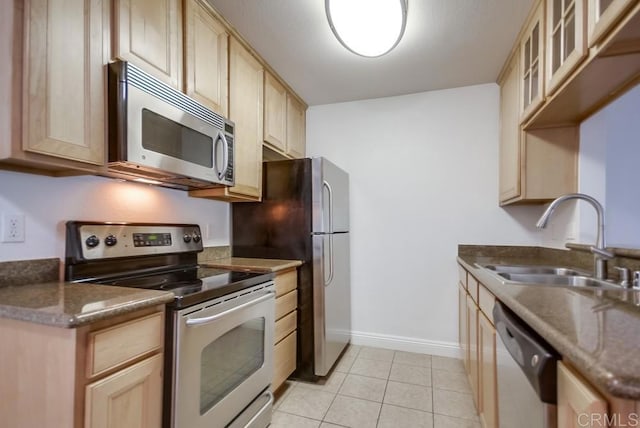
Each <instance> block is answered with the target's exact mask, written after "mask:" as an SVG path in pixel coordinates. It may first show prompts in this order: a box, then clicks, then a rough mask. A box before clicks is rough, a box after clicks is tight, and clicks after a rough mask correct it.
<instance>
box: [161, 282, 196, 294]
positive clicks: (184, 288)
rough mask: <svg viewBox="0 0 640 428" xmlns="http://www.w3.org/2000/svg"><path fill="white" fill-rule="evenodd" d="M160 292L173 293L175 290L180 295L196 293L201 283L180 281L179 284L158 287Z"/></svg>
mask: <svg viewBox="0 0 640 428" xmlns="http://www.w3.org/2000/svg"><path fill="white" fill-rule="evenodd" d="M159 288H160V290H171V291H174V290H176V289H180V290H179V292H180V294H189V293H193V292H196V291H200V289H201V288H202V281H199V280H197V281H180V282H172V283H171V284H165V285H162V286H161V287H159Z"/></svg>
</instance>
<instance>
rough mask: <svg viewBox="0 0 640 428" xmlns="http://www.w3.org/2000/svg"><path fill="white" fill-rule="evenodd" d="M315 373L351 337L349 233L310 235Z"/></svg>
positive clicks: (325, 370)
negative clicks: (311, 239)
mask: <svg viewBox="0 0 640 428" xmlns="http://www.w3.org/2000/svg"><path fill="white" fill-rule="evenodd" d="M313 254H314V257H313V311H314V342H315V345H314V346H315V364H314V365H315V367H314V370H315V374H316V375H318V376H326V375H327V373H328V372H329V370H331V367H332V366H333V364H334V363H335V362H336V360H337V359H338V356H340V353H341V352H342V351H343V349H344V348H345V347H346V346H347V345H348V344H349V342H350V341H351V283H350V282H351V280H350V276H351V272H350V270H349V234H348V233H334V234H327V235H314V237H313Z"/></svg>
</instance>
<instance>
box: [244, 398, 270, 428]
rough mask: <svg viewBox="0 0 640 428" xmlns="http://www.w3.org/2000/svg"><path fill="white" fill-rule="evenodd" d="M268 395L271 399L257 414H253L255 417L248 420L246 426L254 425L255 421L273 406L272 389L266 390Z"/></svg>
mask: <svg viewBox="0 0 640 428" xmlns="http://www.w3.org/2000/svg"><path fill="white" fill-rule="evenodd" d="M264 395H266V396H267V397H269V401H267V404H265V405H264V406H262V408H261V409H260V410H259V411H258V412H256V414H255V415H253V417H252V418H251V419H249V422H247V424H246V425H245V427H251V426H252V425H253V423H254V422H255V421H256V420H257V419H258V418H259V417H260V416H261V415H262V414H263V413H264V412H265V411H266V410H267V409H269V407H271V406H272V405H273V400H274V397H273V392H271V391H267V392H265V394H264Z"/></svg>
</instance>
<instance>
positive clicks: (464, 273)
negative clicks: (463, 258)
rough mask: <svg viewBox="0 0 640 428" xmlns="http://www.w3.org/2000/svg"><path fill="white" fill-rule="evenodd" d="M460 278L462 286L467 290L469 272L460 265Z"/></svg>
mask: <svg viewBox="0 0 640 428" xmlns="http://www.w3.org/2000/svg"><path fill="white" fill-rule="evenodd" d="M458 276H459V278H460V284H462V287H463V288H464V289H465V290H466V289H467V271H466V270H464V268H463V267H462V266H460V265H458Z"/></svg>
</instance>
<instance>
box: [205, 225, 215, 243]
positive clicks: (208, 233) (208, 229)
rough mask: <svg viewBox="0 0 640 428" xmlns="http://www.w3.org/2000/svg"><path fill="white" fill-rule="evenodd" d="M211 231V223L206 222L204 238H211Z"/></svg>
mask: <svg viewBox="0 0 640 428" xmlns="http://www.w3.org/2000/svg"><path fill="white" fill-rule="evenodd" d="M212 233H213V225H212V224H211V223H207V224H205V225H204V238H205V239H207V240H209V239H211V234H212Z"/></svg>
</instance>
